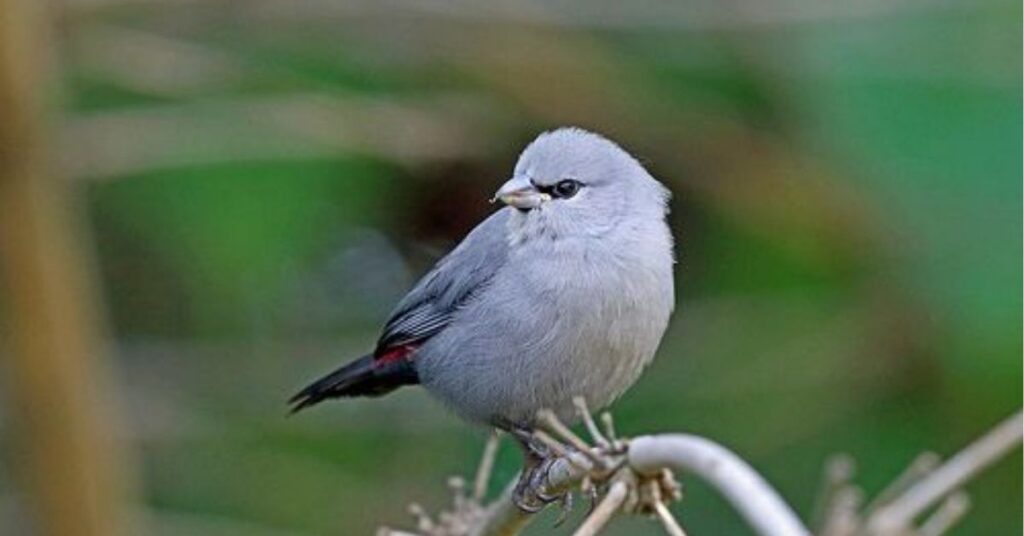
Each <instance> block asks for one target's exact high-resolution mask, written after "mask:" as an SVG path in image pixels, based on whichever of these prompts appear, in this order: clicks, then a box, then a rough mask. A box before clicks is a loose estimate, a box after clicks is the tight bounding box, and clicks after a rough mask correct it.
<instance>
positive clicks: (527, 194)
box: [494, 177, 551, 210]
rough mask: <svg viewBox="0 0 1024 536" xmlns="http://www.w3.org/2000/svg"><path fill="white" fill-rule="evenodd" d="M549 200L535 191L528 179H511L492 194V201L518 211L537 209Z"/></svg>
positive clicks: (547, 196) (546, 196)
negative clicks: (499, 202)
mask: <svg viewBox="0 0 1024 536" xmlns="http://www.w3.org/2000/svg"><path fill="white" fill-rule="evenodd" d="M549 199H551V196H549V195H548V194H545V193H541V192H539V191H537V188H536V187H534V185H533V183H531V182H530V179H529V178H528V177H513V178H512V179H511V180H509V181H508V182H506V183H505V184H503V185H501V188H499V189H498V191H497V192H496V193H495V194H494V200H500V201H501V202H502V203H505V204H506V205H509V206H511V207H515V208H518V209H519V210H530V209H533V208H537V207H539V206H540V204H541V203H543V202H545V201H547V200H549Z"/></svg>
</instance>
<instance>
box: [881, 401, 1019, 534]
mask: <svg viewBox="0 0 1024 536" xmlns="http://www.w3.org/2000/svg"><path fill="white" fill-rule="evenodd" d="M1022 427H1024V416H1022V414H1021V413H1020V412H1018V413H1016V414H1014V415H1012V416H1010V417H1009V418H1007V419H1006V420H1004V421H1003V422H1001V423H1000V424H999V425H998V426H996V427H995V428H993V429H992V430H991V431H990V432H989V433H987V434H985V435H984V436H982V437H981V438H980V439H978V440H976V441H975V442H974V443H971V444H970V445H969V446H968V447H967V448H965V449H964V450H962V451H961V452H960V453H958V454H957V455H956V456H953V457H952V458H951V459H950V460H949V461H947V462H946V463H945V464H943V465H942V466H941V467H939V468H938V469H936V470H935V471H932V472H931V473H930V474H928V475H927V476H925V477H924V478H922V479H921V480H920V481H919V482H917V483H916V484H914V485H913V486H912V487H911V488H910V489H908V490H907V491H906V492H904V493H903V494H902V495H900V496H899V497H897V498H896V499H894V500H893V501H892V502H891V503H889V504H887V505H885V506H882V507H879V508H878V510H877V511H876V512H875V514H874V515H873V516H872V517H871V519H869V520H868V521H867V528H868V531H869V532H870V533H872V534H892V533H895V532H897V531H899V530H901V529H902V528H903V527H908V526H910V525H911V524H912V523H913V521H914V518H916V517H917V516H918V515H920V514H921V513H922V512H924V511H925V510H926V509H927V508H928V507H930V506H932V505H933V504H935V503H936V502H938V501H939V500H941V499H942V498H943V497H945V496H946V495H948V494H949V493H951V492H952V491H953V490H955V489H957V488H959V487H960V486H962V485H963V484H964V482H966V481H967V480H968V479H970V478H971V477H972V476H974V475H976V474H977V473H979V472H981V471H982V470H983V469H985V468H986V467H988V466H989V465H991V464H992V463H993V462H995V461H996V460H998V459H999V458H1001V457H1002V456H1003V455H1004V454H1006V453H1007V452H1008V451H1009V450H1010V449H1012V448H1013V447H1015V446H1017V445H1018V444H1020V442H1021V429H1022Z"/></svg>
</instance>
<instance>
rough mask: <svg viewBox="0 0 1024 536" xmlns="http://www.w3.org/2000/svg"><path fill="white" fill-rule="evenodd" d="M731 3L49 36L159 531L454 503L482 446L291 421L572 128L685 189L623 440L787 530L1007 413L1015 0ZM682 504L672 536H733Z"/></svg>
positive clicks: (226, 5)
mask: <svg viewBox="0 0 1024 536" xmlns="http://www.w3.org/2000/svg"><path fill="white" fill-rule="evenodd" d="M741 4H742V5H744V6H746V7H748V8H749V9H747V10H744V9H737V10H730V9H728V8H727V6H728V5H731V3H725V4H722V5H720V6H718V7H714V6H715V5H712V6H711V7H708V6H704V7H701V6H697V5H693V4H692V3H684V4H683V5H681V6H677V7H673V6H670V5H661V4H658V3H647V4H645V5H644V6H642V7H637V8H635V9H632V8H631V9H628V10H627V9H626V8H624V7H621V6H619V5H618V4H611V3H604V2H602V3H596V4H594V3H591V4H578V5H577V4H573V3H555V4H553V5H552V6H551V7H540V6H528V5H515V4H508V3H503V4H495V5H490V6H480V5H475V4H443V3H442V4H437V5H436V6H435V7H434V8H420V7H416V5H415V4H412V3H409V4H406V3H401V2H399V3H395V4H394V5H392V6H390V7H384V6H378V5H376V4H369V3H367V4H352V5H348V4H342V3H337V4H336V3H332V2H321V3H291V2H258V3H252V4H249V3H245V2H211V3H183V4H180V5H179V3H176V2H169V3H162V2H157V3H154V4H134V3H124V4H121V3H119V2H109V3H107V5H106V6H105V7H104V6H101V7H93V8H88V7H79V8H69V12H68V13H67V17H66V20H65V22H64V25H65V28H64V29H65V30H66V32H65V34H64V35H63V36H62V38H63V41H62V43H61V54H62V56H63V57H64V59H65V61H64V67H63V73H62V74H63V78H64V80H65V82H66V88H67V92H66V98H67V107H66V116H67V121H68V123H69V124H71V125H79V126H82V127H83V128H85V127H89V126H90V125H92V127H93V129H92V130H86V131H87V132H93V133H94V134H95V135H94V136H92V137H90V138H89V139H81V140H77V141H75V140H74V139H73V140H72V143H73V144H76V143H81V144H83V145H82V147H84V149H82V150H79V151H77V152H76V151H71V154H72V156H74V155H76V154H77V155H78V156H79V157H80V158H81V159H83V160H85V161H86V164H81V163H79V164H78V165H77V166H76V163H75V162H72V165H71V170H72V171H71V173H72V174H73V175H74V174H76V173H77V174H79V175H81V176H82V179H83V180H82V181H81V182H80V183H79V184H81V190H82V192H83V194H84V195H85V198H86V200H87V206H86V208H87V211H88V214H89V217H90V222H91V224H92V226H93V229H92V234H93V236H94V237H95V239H96V243H97V248H98V260H99V264H100V267H101V273H102V277H103V280H102V282H103V287H104V295H105V298H106V300H107V305H108V310H109V312H110V315H111V318H112V327H113V331H114V334H115V337H116V343H117V344H116V348H117V363H118V364H119V365H120V366H121V367H122V371H121V379H122V380H123V382H124V385H125V393H123V396H122V399H123V400H124V403H125V412H126V413H127V414H128V416H129V418H130V421H129V422H130V423H131V433H132V437H133V440H134V441H135V444H136V446H137V447H138V448H139V449H140V450H141V453H142V459H143V461H144V472H143V475H142V476H143V479H144V489H145V493H146V500H147V504H148V505H149V506H150V508H151V509H152V513H153V518H152V519H153V525H154V527H155V529H156V530H157V532H158V533H159V534H189V535H193V534H194V535H203V536H205V535H228V534H247V535H263V534H266V535H284V534H294V535H306V534H308V535H313V534H317V535H327V534H368V533H371V531H372V530H373V528H374V527H375V526H377V525H379V524H389V525H392V526H401V525H406V526H408V524H409V518H408V517H407V516H406V514H405V512H404V510H405V505H406V504H407V503H409V502H412V501H417V502H420V503H423V504H425V505H427V506H428V507H429V508H430V509H434V508H437V507H439V506H440V505H442V504H443V503H444V501H445V500H446V498H445V488H444V477H445V476H446V475H449V474H452V473H467V472H469V471H470V470H471V469H472V467H473V466H474V464H475V461H476V458H477V455H478V452H479V450H480V448H481V447H482V443H483V437H484V432H483V431H482V430H477V429H473V428H471V427H469V426H467V425H465V424H463V423H461V422H459V421H457V419H455V418H454V417H453V416H451V415H449V414H447V413H445V411H443V409H442V408H441V407H440V406H439V405H437V404H435V403H434V402H432V401H430V400H429V399H428V398H427V396H426V395H425V394H424V393H423V392H420V391H419V390H416V389H407V390H403V391H402V392H400V393H398V394H396V395H395V396H394V397H389V398H386V399H381V400H373V401H364V400H359V401H351V402H346V403H344V404H333V405H327V406H326V407H322V408H318V409H316V410H314V411H311V412H309V413H304V414H301V415H299V416H297V417H295V418H290V419H286V418H285V417H284V413H285V407H284V401H285V399H286V398H287V397H288V395H290V394H291V393H292V391H294V390H295V389H296V388H297V387H299V386H301V385H302V384H303V383H304V382H305V381H306V380H309V379H311V378H313V377H315V376H317V375H318V374H319V373H322V372H325V371H327V370H328V369H331V368H332V367H334V366H336V365H337V364H339V363H340V362H342V361H343V360H345V359H348V358H351V357H353V356H356V355H359V354H360V353H361V352H364V351H366V350H367V349H368V348H370V346H371V344H372V343H373V340H374V337H375V330H376V328H377V326H378V325H379V324H380V323H381V322H382V321H383V320H384V318H385V316H386V314H387V311H388V308H389V307H390V305H391V304H392V303H394V300H395V299H397V298H398V297H399V296H400V295H401V294H402V292H403V291H404V290H405V289H406V288H408V286H409V285H411V284H412V282H413V281H414V279H415V277H416V276H417V275H418V274H420V273H422V272H423V270H424V269H425V268H426V267H428V266H429V264H430V263H431V262H432V261H433V260H434V259H436V258H437V257H438V255H440V254H441V253H443V252H444V251H445V250H446V249H447V248H449V247H451V246H452V245H453V244H455V243H456V242H457V241H458V240H459V238H460V237H461V236H462V235H463V234H464V233H465V232H466V231H467V230H468V229H470V228H471V227H472V225H473V224H474V222H476V221H478V220H479V219H480V218H481V217H483V216H484V215H485V214H486V213H488V211H490V210H492V207H490V206H489V205H488V204H487V203H486V199H487V198H488V197H489V194H490V192H491V191H493V189H494V188H496V186H497V185H498V184H500V182H501V181H502V180H503V179H504V178H505V177H506V175H507V173H508V170H509V169H511V166H512V164H513V163H514V160H515V157H516V154H517V151H518V150H519V149H520V148H521V147H522V146H523V144H524V143H525V142H527V141H528V140H529V139H531V138H532V136H534V135H535V134H536V133H537V132H539V131H541V130H544V129H547V128H552V127H555V126H558V125H562V124H576V125H580V126H583V127H588V128H592V129H595V130H598V131H601V132H604V133H606V134H607V135H609V136H611V137H612V138H614V139H616V140H618V141H619V142H620V143H622V144H623V145H624V146H626V147H627V148H629V149H630V150H631V151H633V152H634V153H636V154H638V155H639V156H640V157H641V158H642V159H643V160H644V162H645V163H646V164H647V165H648V166H649V168H650V169H651V171H652V172H653V173H654V174H655V175H656V176H657V177H659V178H660V179H662V180H663V181H664V182H666V184H668V185H669V186H670V187H671V189H672V190H673V192H674V194H675V199H674V201H673V214H672V225H673V228H674V231H675V233H676V239H677V243H678V252H679V265H678V268H677V277H678V285H677V286H678V297H677V301H678V312H677V314H676V315H675V319H674V321H673V324H672V327H671V329H670V332H669V334H668V335H667V337H666V339H665V341H664V344H663V347H662V349H661V352H660V357H659V358H658V360H657V361H656V363H655V364H654V365H653V366H652V368H651V370H650V371H649V372H648V373H647V374H646V375H645V376H644V378H643V380H642V381H641V382H640V383H639V384H638V385H637V386H636V387H635V388H633V390H632V391H631V392H630V393H628V394H627V395H626V396H625V397H624V398H623V399H622V400H621V401H620V402H619V403H618V404H617V405H616V406H615V413H616V415H617V419H618V423H619V426H620V428H621V430H622V431H623V432H625V433H627V434H628V433H649V432H658V431H687V432H693V433H698V434H703V435H706V436H709V437H711V438H714V439H716V440H719V441H721V442H723V443H724V444H726V445H729V446H731V447H732V448H734V449H735V450H736V451H737V452H738V453H740V454H741V455H743V456H745V457H746V458H747V459H749V460H750V461H751V462H752V463H753V464H754V465H755V466H756V467H757V468H759V469H760V470H762V471H763V472H764V474H765V475H766V476H767V478H768V479H769V480H770V481H771V482H773V483H774V484H776V485H777V486H778V488H779V489H780V490H781V491H782V493H783V494H784V495H785V496H786V497H787V498H788V499H789V500H790V501H791V502H792V503H793V504H794V505H795V506H796V507H798V508H799V509H800V510H801V512H802V513H804V514H807V513H808V512H809V511H810V509H811V507H812V505H813V500H814V493H815V488H816V486H817V483H818V481H819V478H820V472H821V468H822V465H823V463H824V461H825V460H826V459H827V457H828V456H830V455H832V454H834V453H838V452H848V453H850V454H852V455H853V456H854V457H855V458H856V459H857V461H858V466H859V473H858V481H859V482H860V483H862V484H863V486H864V488H865V489H866V490H867V491H868V492H869V493H871V492H874V491H877V490H878V489H879V488H880V487H881V486H882V485H883V484H884V483H886V482H887V481H888V480H889V479H890V478H892V477H893V476H895V475H896V474H897V473H898V472H899V471H900V470H901V468H902V467H903V466H904V465H905V464H906V463H908V462H909V461H910V460H911V459H912V458H913V457H914V456H915V455H916V454H917V453H919V452H921V451H924V450H928V449H933V450H935V451H937V452H939V453H942V454H950V453H952V452H954V451H955V450H957V449H958V448H959V447H960V446H962V445H963V444H965V443H966V442H967V441H969V440H970V439H971V438H973V437H975V436H977V435H979V434H980V433H981V432H982V431H983V430H985V429H987V428H988V427H990V426H991V425H992V424H994V423H995V422H997V421H998V420H999V419H1000V418H1002V417H1003V416H1005V415H1007V414H1009V413H1010V412H1012V411H1013V410H1014V409H1015V408H1017V407H1019V406H1020V405H1021V351H1022V348H1021V325H1022V318H1021V305H1022V304H1021V296H1022V287H1021V275H1022V274H1021V254H1022V251H1021V238H1022V237H1021V219H1022V213H1021V171H1022V170H1021V158H1022V153H1021V148H1022V137H1021V115H1022V108H1021V47H1020V38H1021V7H1020V3H1019V2H1010V1H1003V0H993V1H987V2H906V3H903V2H896V3H892V5H890V4H886V3H841V2H825V3H817V2H789V3H787V4H786V5H785V6H780V7H778V9H777V10H773V9H771V8H769V7H768V6H767V5H763V4H761V3H758V2H743V3H741ZM616 6H618V7H616ZM105 40H106V41H105ZM97 43H100V44H102V43H108V44H109V43H120V45H119V46H117V47H113V48H112V47H110V46H106V47H104V46H100V45H98V44H97ZM104 121H107V122H104ZM122 123H123V124H122ZM97 125H98V126H97ZM125 125H127V126H125ZM71 131H72V132H80V131H76V130H75V129H72V130H71ZM100 149H103V150H100ZM132 151H137V152H139V153H141V154H142V155H143V157H140V158H138V159H135V160H131V159H129V160H127V161H128V162H129V164H127V165H126V164H124V162H123V161H121V160H117V159H116V158H113V157H109V155H110V154H114V155H118V154H122V153H124V154H134V153H132ZM104 155H107V156H108V160H109V161H104V159H103V156H104ZM97 162H98V163H97ZM111 162H113V163H111ZM133 162H134V163H133ZM87 164H89V165H87ZM90 165H91V166H92V167H90ZM517 463H518V461H517V459H516V455H515V453H514V452H513V451H512V449H511V447H508V446H506V448H505V449H504V450H503V452H502V457H501V460H500V464H499V468H498V476H499V480H507V479H508V478H511V476H512V475H513V474H514V472H515V470H516V465H517ZM1021 470H1022V467H1021V459H1020V453H1019V452H1017V453H1015V454H1014V455H1013V456H1012V457H1011V459H1009V460H1007V461H1004V462H1003V463H1001V464H1000V465H998V466H997V467H996V468H995V469H993V470H991V471H989V472H988V473H986V474H985V475H984V476H982V477H981V478H980V479H978V480H977V481H976V482H974V483H972V484H971V485H970V486H969V487H968V491H969V492H971V493H972V496H973V498H974V503H975V506H974V507H973V510H972V514H971V515H970V516H969V517H968V519H967V520H966V521H965V522H964V523H963V524H962V526H961V527H960V528H959V529H958V530H957V531H956V532H955V533H956V534H1021V532H1022V526H1021V504H1022V495H1021V487H1022V484H1021ZM684 482H685V484H686V487H687V493H686V499H685V500H684V501H683V502H682V503H681V504H679V505H677V506H676V507H675V511H676V513H677V514H678V515H679V517H680V518H681V520H682V521H683V524H684V525H685V526H686V527H687V529H688V530H689V532H690V533H691V534H695V535H702V534H745V533H746V532H745V531H746V529H745V527H743V526H742V525H741V523H740V522H739V521H738V520H737V518H736V517H735V515H734V514H733V513H732V512H731V511H730V510H729V508H728V507H727V505H725V504H724V503H723V502H721V500H719V499H718V498H716V497H715V496H714V495H713V494H712V493H710V491H709V490H707V489H706V488H704V487H703V486H702V485H700V483H698V482H693V481H690V480H688V479H685V478H684ZM10 485H11V484H10V483H9V482H8V481H7V480H6V479H4V478H3V475H0V489H3V488H9V487H10ZM532 533H533V534H547V533H568V529H566V528H561V529H551V528H550V522H546V521H541V522H539V523H537V524H536V525H535V526H534V527H533V529H532ZM610 533H614V534H657V533H659V530H658V528H657V526H656V525H655V524H653V523H652V522H650V521H648V520H643V519H624V520H620V521H617V522H616V523H615V525H613V528H612V530H611V531H610Z"/></svg>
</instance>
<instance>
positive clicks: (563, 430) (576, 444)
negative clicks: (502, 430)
mask: <svg viewBox="0 0 1024 536" xmlns="http://www.w3.org/2000/svg"><path fill="white" fill-rule="evenodd" d="M537 418H538V419H539V420H540V422H541V423H542V424H543V425H544V426H546V427H547V429H548V430H551V432H552V433H553V434H555V435H557V436H558V438H559V439H561V440H563V441H565V442H566V443H569V444H570V445H572V447H573V448H575V449H576V450H578V451H579V452H581V453H583V455H584V456H586V457H587V458H590V461H591V462H593V464H594V465H595V466H597V467H601V468H604V466H605V460H604V458H602V457H601V456H599V455H597V454H595V453H594V451H593V450H591V448H590V445H588V444H587V442H586V441H583V439H582V438H581V437H580V436H578V435H576V434H575V433H574V432H573V431H572V430H570V429H569V427H568V426H566V425H565V424H564V423H563V422H562V421H561V420H560V419H559V418H558V417H556V416H555V414H554V413H553V412H552V411H550V410H541V411H539V412H538V413H537ZM538 433H539V432H538Z"/></svg>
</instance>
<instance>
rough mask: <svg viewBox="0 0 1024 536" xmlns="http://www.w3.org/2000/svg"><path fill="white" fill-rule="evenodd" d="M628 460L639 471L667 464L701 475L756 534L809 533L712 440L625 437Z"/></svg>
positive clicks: (787, 535) (678, 436)
mask: <svg viewBox="0 0 1024 536" xmlns="http://www.w3.org/2000/svg"><path fill="white" fill-rule="evenodd" d="M628 459H629V464H630V466H632V467H633V469H635V470H636V471H638V472H640V473H644V474H650V473H655V472H657V471H660V470H661V469H662V468H665V467H669V468H672V469H675V470H678V471H684V472H688V473H692V474H695V475H697V476H699V477H701V478H702V479H704V480H705V481H706V482H707V483H709V484H711V485H712V486H713V487H714V488H715V489H717V490H718V491H719V492H720V493H721V494H722V496H723V497H725V499H726V500H727V501H729V503H730V504H732V505H733V507H734V508H736V510H737V511H738V512H739V514H740V515H741V516H742V517H743V519H744V520H746V522H747V524H749V525H750V527H751V528H752V529H754V531H755V532H757V533H758V534H760V535H762V536H808V535H809V534H810V532H809V531H808V530H807V528H806V527H804V525H803V523H801V522H800V519H799V518H797V516H796V514H795V513H793V510H792V509H791V508H790V507H789V505H787V504H786V503H785V502H784V501H783V500H782V498H781V497H779V494H778V493H777V492H776V491H775V490H774V489H773V488H772V487H771V486H770V485H769V484H768V483H767V482H766V481H765V480H764V478H762V477H761V475H759V474H758V473H757V471H755V470H754V469H753V468H752V467H750V465H748V464H747V463H746V462H744V461H743V460H741V459H740V458H739V456H736V455H735V454H733V453H732V452H730V451H729V450H727V449H726V448H725V447H723V446H721V445H719V444H717V443H715V442H713V441H709V440H707V439H704V438H702V437H697V436H691V435H686V434H666V435H659V436H643V437H638V438H636V439H633V440H632V441H630V444H629V454H628Z"/></svg>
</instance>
